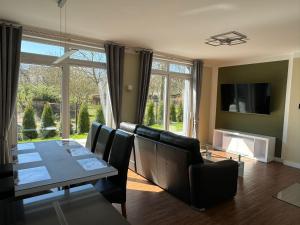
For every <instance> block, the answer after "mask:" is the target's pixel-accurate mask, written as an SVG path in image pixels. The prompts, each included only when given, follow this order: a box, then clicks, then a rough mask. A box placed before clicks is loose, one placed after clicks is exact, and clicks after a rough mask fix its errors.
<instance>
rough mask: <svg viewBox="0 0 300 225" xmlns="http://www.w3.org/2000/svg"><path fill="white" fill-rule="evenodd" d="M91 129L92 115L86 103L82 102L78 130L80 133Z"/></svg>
mask: <svg viewBox="0 0 300 225" xmlns="http://www.w3.org/2000/svg"><path fill="white" fill-rule="evenodd" d="M89 129H90V117H89V111H88V107H87V105H86V104H82V105H81V107H80V110H79V122H78V130H79V133H80V134H81V133H87V132H89Z"/></svg>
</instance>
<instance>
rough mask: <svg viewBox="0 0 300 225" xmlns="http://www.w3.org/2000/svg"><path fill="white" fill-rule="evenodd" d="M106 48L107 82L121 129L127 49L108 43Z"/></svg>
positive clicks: (114, 117) (115, 121) (114, 112)
mask: <svg viewBox="0 0 300 225" xmlns="http://www.w3.org/2000/svg"><path fill="white" fill-rule="evenodd" d="M104 48H105V53H106V60H107V62H106V67H107V80H108V87H109V95H110V100H111V108H112V114H113V119H114V123H115V125H116V128H119V126H120V123H121V116H122V91H123V73H124V54H125V47H124V46H120V45H117V44H113V43H106V44H105V45H104Z"/></svg>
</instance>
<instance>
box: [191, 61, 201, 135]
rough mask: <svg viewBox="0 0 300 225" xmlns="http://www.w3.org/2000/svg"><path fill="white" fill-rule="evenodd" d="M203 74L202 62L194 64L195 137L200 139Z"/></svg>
mask: <svg viewBox="0 0 300 225" xmlns="http://www.w3.org/2000/svg"><path fill="white" fill-rule="evenodd" d="M202 74H203V62H202V60H199V59H197V60H194V62H193V81H192V83H193V137H195V138H199V112H200V99H201V85H202Z"/></svg>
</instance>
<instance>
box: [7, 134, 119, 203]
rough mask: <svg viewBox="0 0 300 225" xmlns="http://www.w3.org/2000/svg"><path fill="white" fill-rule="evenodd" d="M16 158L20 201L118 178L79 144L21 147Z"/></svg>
mask: <svg viewBox="0 0 300 225" xmlns="http://www.w3.org/2000/svg"><path fill="white" fill-rule="evenodd" d="M12 158H13V172H14V189H15V196H16V197H18V198H22V197H23V196H24V197H26V196H34V195H38V194H39V193H43V192H45V191H49V190H51V189H53V188H61V187H70V186H71V185H76V184H82V183H87V182H93V181H95V180H98V179H101V178H105V177H110V176H115V175H117V174H118V170H117V169H116V168H114V167H113V166H111V165H109V164H108V163H107V162H106V161H104V160H102V158H101V157H100V156H98V155H96V154H94V153H92V152H91V151H90V150H89V149H87V148H85V147H84V146H82V145H81V144H79V143H78V142H76V141H75V140H53V141H42V142H36V143H32V142H30V143H21V144H18V145H17V146H16V147H15V148H14V149H12ZM66 190H67V189H66Z"/></svg>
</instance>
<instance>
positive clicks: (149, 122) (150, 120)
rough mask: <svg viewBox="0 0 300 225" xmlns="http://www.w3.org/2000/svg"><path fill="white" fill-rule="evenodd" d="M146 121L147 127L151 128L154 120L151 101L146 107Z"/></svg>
mask: <svg viewBox="0 0 300 225" xmlns="http://www.w3.org/2000/svg"><path fill="white" fill-rule="evenodd" d="M146 110H147V111H146V118H145V119H146V121H145V124H146V125H147V126H151V125H153V124H154V123H155V118H154V103H153V102H152V101H151V102H149V105H148V107H147V108H146Z"/></svg>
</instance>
